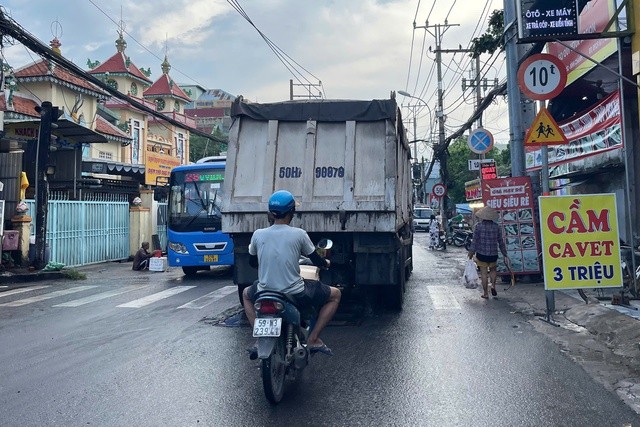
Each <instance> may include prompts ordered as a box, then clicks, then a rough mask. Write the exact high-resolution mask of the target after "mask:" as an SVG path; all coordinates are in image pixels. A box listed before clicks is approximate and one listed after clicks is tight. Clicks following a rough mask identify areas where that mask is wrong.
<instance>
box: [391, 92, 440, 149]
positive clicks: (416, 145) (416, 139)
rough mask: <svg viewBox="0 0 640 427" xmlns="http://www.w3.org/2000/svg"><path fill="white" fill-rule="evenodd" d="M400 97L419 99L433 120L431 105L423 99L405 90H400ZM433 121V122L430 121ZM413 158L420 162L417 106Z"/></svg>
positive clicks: (414, 119)
mask: <svg viewBox="0 0 640 427" xmlns="http://www.w3.org/2000/svg"><path fill="white" fill-rule="evenodd" d="M398 94H399V95H402V96H407V97H409V98H414V99H417V100H418V101H420V102H422V104H423V105H424V106H425V107H427V110H429V119H431V116H432V115H433V112H432V111H431V108H430V107H429V104H427V103H426V102H425V100H423V99H422V98H419V97H417V96H413V95H411V94H410V93H409V92H405V91H403V90H399V91H398ZM429 121H431V120H429ZM413 139H414V141H413V143H414V144H413V158H414V159H415V161H416V162H417V161H418V141H419V140H418V131H417V124H416V111H415V106H414V110H413Z"/></svg>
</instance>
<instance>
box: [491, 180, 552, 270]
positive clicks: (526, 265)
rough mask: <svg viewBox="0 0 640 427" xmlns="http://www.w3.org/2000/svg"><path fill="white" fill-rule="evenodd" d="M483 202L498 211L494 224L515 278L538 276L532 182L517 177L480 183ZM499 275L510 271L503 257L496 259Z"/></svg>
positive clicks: (538, 264) (538, 265) (538, 266)
mask: <svg viewBox="0 0 640 427" xmlns="http://www.w3.org/2000/svg"><path fill="white" fill-rule="evenodd" d="M482 200H483V202H484V204H485V206H489V207H492V208H494V209H495V210H497V211H498V220H497V223H498V224H499V225H500V228H501V231H502V238H503V239H504V242H505V246H506V249H507V255H508V256H509V259H510V260H511V270H512V272H513V273H514V274H537V273H539V272H540V263H539V261H538V260H539V257H538V247H539V245H538V237H537V233H536V221H535V220H534V206H533V202H534V200H533V190H532V187H531V178H530V177H528V176H518V177H511V178H500V179H492V180H487V181H483V182H482ZM497 271H498V274H507V273H508V272H509V271H508V270H507V267H506V265H505V263H504V260H503V258H502V255H500V257H499V258H498V268H497Z"/></svg>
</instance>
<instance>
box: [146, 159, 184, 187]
mask: <svg viewBox="0 0 640 427" xmlns="http://www.w3.org/2000/svg"><path fill="white" fill-rule="evenodd" d="M146 155H147V156H146V162H145V171H144V183H145V184H147V185H157V183H158V178H159V177H161V178H160V181H161V182H168V180H169V175H170V173H171V169H173V168H175V167H176V166H180V164H181V163H180V159H178V158H176V157H173V156H170V155H168V154H162V153H156V152H153V151H147V152H146Z"/></svg>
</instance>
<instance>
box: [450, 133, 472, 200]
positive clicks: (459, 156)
mask: <svg viewBox="0 0 640 427" xmlns="http://www.w3.org/2000/svg"><path fill="white" fill-rule="evenodd" d="M477 158H478V157H477V154H474V153H473V152H472V151H471V149H470V148H469V145H468V143H467V136H466V135H465V136H461V137H460V138H458V139H456V140H455V141H454V142H453V143H451V144H450V145H449V158H448V160H447V169H448V171H449V182H448V183H447V194H448V196H449V199H450V200H451V203H452V204H456V203H465V202H466V198H465V193H464V183H465V182H467V181H471V180H472V179H476V178H478V172H476V171H470V170H469V160H470V159H477Z"/></svg>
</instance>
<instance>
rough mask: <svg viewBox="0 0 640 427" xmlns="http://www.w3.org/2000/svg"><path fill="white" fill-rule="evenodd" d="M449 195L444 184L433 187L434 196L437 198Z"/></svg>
mask: <svg viewBox="0 0 640 427" xmlns="http://www.w3.org/2000/svg"><path fill="white" fill-rule="evenodd" d="M445 194H447V187H445V186H444V184H436V185H434V186H433V195H434V196H436V197H442V196H444V195H445Z"/></svg>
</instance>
